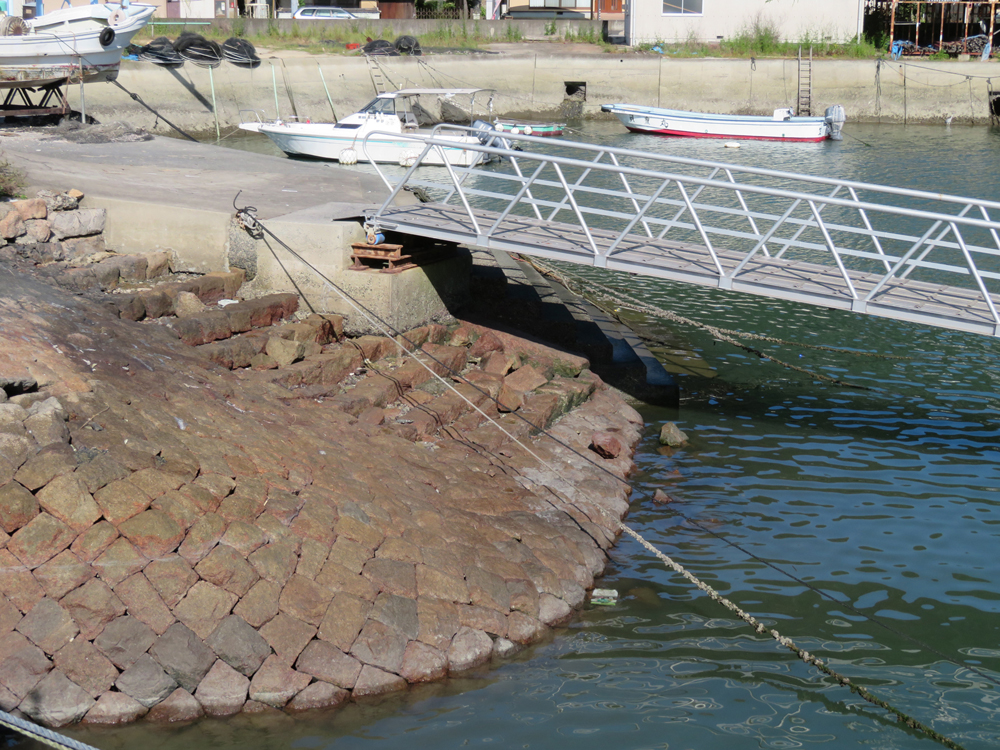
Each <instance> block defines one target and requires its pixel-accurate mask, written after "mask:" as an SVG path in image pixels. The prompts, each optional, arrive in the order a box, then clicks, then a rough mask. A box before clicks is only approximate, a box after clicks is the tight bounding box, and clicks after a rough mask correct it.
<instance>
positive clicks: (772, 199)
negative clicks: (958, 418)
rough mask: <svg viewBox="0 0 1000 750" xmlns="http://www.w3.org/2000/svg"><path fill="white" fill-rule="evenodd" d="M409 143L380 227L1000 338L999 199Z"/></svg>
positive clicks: (649, 160)
mask: <svg viewBox="0 0 1000 750" xmlns="http://www.w3.org/2000/svg"><path fill="white" fill-rule="evenodd" d="M397 137H399V136H398V135H397ZM404 137H409V136H404ZM412 138H413V142H414V146H413V151H412V153H411V158H412V155H414V154H418V153H419V157H418V158H417V159H416V162H415V163H414V164H413V166H412V167H410V168H409V169H408V170H406V172H405V174H404V175H403V176H402V177H401V178H391V177H389V176H388V174H387V170H386V169H385V168H384V167H377V169H378V172H379V174H380V175H381V176H382V179H383V180H384V181H385V182H386V184H387V185H388V186H389V187H390V188H391V189H392V194H391V195H390V197H389V198H388V199H387V200H386V201H385V203H384V204H383V205H382V206H381V208H379V209H378V210H375V211H370V212H369V213H368V214H367V224H368V227H369V229H370V230H373V231H376V230H377V231H384V230H393V231H397V232H402V233H407V234H413V235H418V236H423V237H429V238H433V239H438V240H445V241H453V242H459V243H463V244H467V245H474V246H478V247H482V248H487V249H499V250H505V251H508V252H515V253H523V254H525V255H533V256H538V257H542V258H547V259H550V260H557V261H564V262H570V263H577V264H583V265H589V266H594V267H598V268H608V269H612V270H616V271H626V272H630V273H635V274H642V275H646V276H655V277H659V278H664V279H671V280H674V281H681V282H687V283H693V284H699V285H703V286H712V287H717V288H719V289H726V290H731V291H735V292H743V293H748V294H756V295H761V296H765V297H773V298H778V299H788V300H795V301H798V302H804V303H808V304H813V305H819V306H823V307H830V308H838V309H843V310H852V311H854V312H858V313H864V314H868V315H876V316H881V317H886V318H894V319H898V320H906V321H911V322H915V323H919V324H922V325H929V326H937V327H943V328H951V329H956V330H961V331H970V332H973V333H977V334H983V335H987V336H1000V315H998V313H997V303H998V301H1000V295H998V294H997V293H996V292H997V291H998V290H1000V284H998V281H1000V203H997V202H993V201H985V200H979V199H974V198H963V197H959V196H950V195H942V194H937V193H929V192H923V191H917V190H908V189H903V188H894V187H891V186H883V185H873V184H867V183H861V182H852V181H847V180H838V179H832V178H821V177H811V176H807V175H799V174H793V173H787V172H778V171H774V170H768V169H760V168H752V167H742V166H736V165H732V164H722V163H716V162H708V161H700V160H695V159H687V158H683V157H677V156H671V155H664V154H652V153H647V152H641V151H633V150H626V149H617V148H611V147H605V146H596V145H591V144H585V143H575V142H568V141H559V142H558V143H556V142H553V141H552V140H551V139H545V138H538V137H532V136H525V135H511V134H507V133H505V134H504V138H505V139H507V141H506V142H503V143H501V142H497V141H496V140H494V141H488V143H487V144H486V145H481V146H471V147H470V148H471V149H473V150H477V151H480V152H482V153H483V154H484V156H487V157H503V158H502V161H501V162H499V163H495V162H494V163H490V164H480V165H478V166H475V167H456V166H451V165H446V166H445V167H437V168H435V167H422V166H421V160H422V159H423V158H424V157H425V156H426V155H427V154H428V153H429V152H430V151H431V150H437V151H438V152H439V153H443V149H444V148H445V147H447V146H448V145H453V142H451V143H449V140H448V138H447V132H446V131H444V130H438V131H435V133H434V134H433V135H432V136H430V137H428V136H412ZM514 145H518V146H521V147H522V148H523V149H524V150H523V151H518V150H514V149H513V148H512V147H511V146H514ZM543 147H544V148H546V150H547V151H548V153H542V152H541V151H540V149H541V148H543ZM533 149H534V150H533ZM442 158H443V157H442ZM418 188H419V189H420V190H422V191H424V193H425V194H426V197H428V198H429V199H430V202H424V203H420V204H416V205H406V206H397V205H394V200H395V197H396V195H397V194H398V193H399V192H400V191H401V190H403V189H409V190H416V189H418ZM418 192H419V191H418ZM994 217H997V218H994Z"/></svg>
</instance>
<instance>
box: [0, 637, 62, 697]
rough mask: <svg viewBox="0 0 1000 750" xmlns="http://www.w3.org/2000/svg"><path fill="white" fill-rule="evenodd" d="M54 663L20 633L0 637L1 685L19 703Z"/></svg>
mask: <svg viewBox="0 0 1000 750" xmlns="http://www.w3.org/2000/svg"><path fill="white" fill-rule="evenodd" d="M50 669H52V662H50V661H49V659H48V657H46V656H45V653H44V652H43V651H42V650H41V649H40V648H38V647H37V646H35V645H32V643H31V642H30V641H29V640H28V639H27V638H25V637H24V636H23V635H21V634H20V633H16V632H11V633H7V634H6V635H3V636H0V685H2V686H3V687H4V688H6V689H7V690H8V691H10V693H11V694H13V695H14V696H15V697H16V699H17V700H18V701H20V700H21V699H22V698H24V696H26V695H27V694H28V693H29V692H30V691H31V690H32V689H34V687H35V686H36V685H37V684H38V681H39V680H41V679H42V677H44V676H45V675H46V674H48V672H49V670H50Z"/></svg>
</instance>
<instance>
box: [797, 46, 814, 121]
mask: <svg viewBox="0 0 1000 750" xmlns="http://www.w3.org/2000/svg"><path fill="white" fill-rule="evenodd" d="M812 62H813V49H812V47H810V48H809V57H808V58H805V57H802V48H801V47H799V101H798V106H797V107H796V110H795V113H796V114H797V115H799V116H800V117H811V116H812V99H813V79H812Z"/></svg>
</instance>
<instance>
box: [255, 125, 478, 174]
mask: <svg viewBox="0 0 1000 750" xmlns="http://www.w3.org/2000/svg"><path fill="white" fill-rule="evenodd" d="M240 127H241V128H242V129H243V130H248V131H251V132H255V133H263V134H264V135H266V136H267V137H268V138H270V139H271V141H273V142H274V144H275V145H276V146H277V147H278V148H280V149H281V150H282V151H284V152H285V153H286V154H290V155H292V156H311V157H314V158H317V159H328V160H331V161H341V154H342V153H343V152H344V151H345V150H350V151H351V152H353V153H352V156H353V158H350V157H348V158H347V159H346V161H349V162H352V163H353V162H354V161H359V162H376V163H378V164H405V163H406V162H407V161H408V160H411V159H416V158H417V157H418V156H419V155H420V153H421V151H423V144H422V143H418V142H415V141H411V140H408V139H406V138H401V137H400V138H393V137H391V136H381V135H371V136H369V137H368V139H367V141H366V140H365V139H364V138H363V137H355V136H351V135H346V134H341V133H337V132H336V131H337V128H334V126H333V125H332V124H327V123H316V124H309V123H280V124H279V123H274V124H272V123H256V122H254V123H244V124H242V125H240ZM350 132H351V131H347V133H350ZM427 135H429V133H428V134H427ZM436 137H438V138H443V139H448V140H454V141H455V142H456V144H459V145H456V146H455V147H444V148H443V149H442V151H443V152H444V155H445V157H446V158H447V160H448V163H449V164H451V165H453V166H457V167H469V166H473V165H474V164H478V163H479V161H480V160H481V159H482V156H483V155H482V154H481V153H480V152H478V151H469V150H466V149H464V148H462V147H461V145H460V144H462V143H468V144H477V145H478V143H479V140H478V139H477V138H470V137H467V136H447V135H443V134H440V133H438V134H436ZM410 163H412V161H411V162H410ZM421 164H423V165H425V166H443V165H444V164H445V162H444V159H442V158H441V154H440V152H439V151H438V150H437V149H432V150H431V152H430V153H428V154H427V155H426V156H425V157H424V158H423V160H422V161H421Z"/></svg>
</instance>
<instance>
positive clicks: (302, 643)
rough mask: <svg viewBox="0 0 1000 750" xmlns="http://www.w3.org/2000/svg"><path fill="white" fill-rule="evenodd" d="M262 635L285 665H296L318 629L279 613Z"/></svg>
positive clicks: (265, 626) (261, 631)
mask: <svg viewBox="0 0 1000 750" xmlns="http://www.w3.org/2000/svg"><path fill="white" fill-rule="evenodd" d="M260 634H261V635H262V636H263V637H264V638H265V639H266V640H267V642H268V644H269V645H270V646H271V648H272V649H274V653H275V654H276V655H277V656H278V658H279V659H281V661H282V662H283V663H285V664H294V663H295V660H296V659H297V658H298V656H299V654H300V653H302V649H304V648H305V647H306V645H307V644H308V643H309V642H310V641H311V640H312V639H313V636H315V635H316V628H315V627H313V626H312V625H310V624H309V623H306V622H302V620H297V619H296V618H294V617H290V616H289V615H286V614H285V613H283V612H279V613H278V614H277V615H275V616H274V617H273V618H271V620H269V621H268V622H267V624H266V625H264V626H263V627H262V628H261V629H260Z"/></svg>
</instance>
